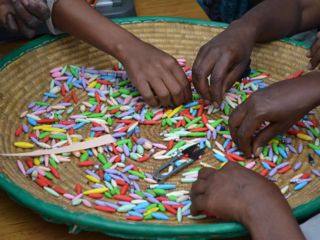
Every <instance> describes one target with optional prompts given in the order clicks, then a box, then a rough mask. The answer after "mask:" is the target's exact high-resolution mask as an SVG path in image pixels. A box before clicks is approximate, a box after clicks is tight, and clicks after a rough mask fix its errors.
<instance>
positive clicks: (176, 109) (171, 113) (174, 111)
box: [167, 105, 183, 118]
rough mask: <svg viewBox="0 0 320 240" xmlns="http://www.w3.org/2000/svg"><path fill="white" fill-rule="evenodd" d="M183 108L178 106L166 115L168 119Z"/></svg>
mask: <svg viewBox="0 0 320 240" xmlns="http://www.w3.org/2000/svg"><path fill="white" fill-rule="evenodd" d="M182 108H183V106H182V105H180V106H179V107H176V108H175V109H173V110H172V111H171V112H170V113H168V114H167V117H168V118H171V117H173V116H174V115H175V114H177V113H178V112H179V111H180V110H181V109H182Z"/></svg>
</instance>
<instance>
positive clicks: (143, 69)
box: [121, 41, 192, 107]
mask: <svg viewBox="0 0 320 240" xmlns="http://www.w3.org/2000/svg"><path fill="white" fill-rule="evenodd" d="M127 46H129V47H130V48H129V49H128V50H127V51H125V52H126V56H125V57H123V58H122V59H121V60H122V63H123V64H124V66H125V68H126V70H127V71H128V75H129V77H130V79H131V81H132V83H133V85H134V86H135V87H136V88H137V89H138V90H139V92H140V93H141V95H142V97H143V98H144V100H145V101H146V102H147V103H148V104H149V105H150V106H153V107H154V106H158V105H159V104H161V105H162V106H168V105H170V104H172V103H174V104H175V105H176V106H178V105H181V104H183V103H186V102H188V101H190V100H191V99H192V94H191V87H190V83H189V81H188V80H187V78H186V75H185V74H184V72H183V70H182V69H181V67H180V66H179V64H178V63H177V61H176V60H175V59H174V58H173V57H171V56H170V55H168V54H167V53H165V52H163V51H161V50H159V49H157V48H155V47H153V46H151V45H150V44H147V43H145V42H142V41H136V42H135V45H134V46H133V47H132V44H129V43H128V44H127Z"/></svg>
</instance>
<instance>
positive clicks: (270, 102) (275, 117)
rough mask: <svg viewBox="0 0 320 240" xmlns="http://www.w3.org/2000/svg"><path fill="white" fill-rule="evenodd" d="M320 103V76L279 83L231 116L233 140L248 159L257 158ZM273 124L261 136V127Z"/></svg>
mask: <svg viewBox="0 0 320 240" xmlns="http://www.w3.org/2000/svg"><path fill="white" fill-rule="evenodd" d="M319 104H320V75H319V73H317V72H313V73H310V74H308V75H306V76H304V77H301V78H296V79H292V80H285V81H280V82H277V83H275V84H273V85H271V86H269V87H267V88H265V89H263V90H261V91H258V92H256V93H254V94H253V95H252V96H251V97H250V98H249V99H248V100H247V101H246V102H244V103H243V104H241V105H239V106H238V107H237V108H236V109H235V110H234V111H233V112H232V114H231V116H230V119H229V126H230V130H231V135H232V138H233V140H234V141H235V142H236V143H237V144H238V146H239V147H240V149H241V150H242V151H244V153H245V155H246V156H250V155H251V154H252V152H254V153H255V154H256V155H258V154H259V153H260V151H261V147H263V146H264V145H265V144H266V143H267V142H268V141H269V140H271V139H272V138H273V137H275V136H276V135H278V134H282V133H285V132H286V131H287V130H288V129H289V128H290V127H291V126H292V125H293V124H294V123H296V122H297V121H299V120H300V119H301V118H302V117H303V116H304V115H305V114H307V113H308V112H309V111H310V110H312V109H313V108H315V107H316V106H317V105H319ZM265 122H269V123H270V124H269V125H268V126H267V127H265V128H263V129H262V130H261V131H260V132H259V133H258V134H257V133H256V131H257V130H259V128H260V127H261V124H263V123H265Z"/></svg>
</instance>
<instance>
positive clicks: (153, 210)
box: [143, 207, 159, 216]
mask: <svg viewBox="0 0 320 240" xmlns="http://www.w3.org/2000/svg"><path fill="white" fill-rule="evenodd" d="M158 210H159V208H158V207H155V208H151V209H149V210H148V211H146V212H145V213H144V214H143V216H147V215H149V214H151V213H154V212H157V211H158Z"/></svg>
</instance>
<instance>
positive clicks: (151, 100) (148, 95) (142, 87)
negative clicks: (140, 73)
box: [136, 79, 159, 107]
mask: <svg viewBox="0 0 320 240" xmlns="http://www.w3.org/2000/svg"><path fill="white" fill-rule="evenodd" d="M136 88H137V89H138V90H139V92H140V94H141V96H142V97H143V99H144V101H145V102H146V103H147V104H148V105H150V106H151V107H156V106H159V102H158V100H157V98H156V96H155V95H154V93H153V92H152V90H151V87H150V85H149V83H148V82H147V81H143V80H142V79H141V80H140V81H138V83H137V84H136Z"/></svg>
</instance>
